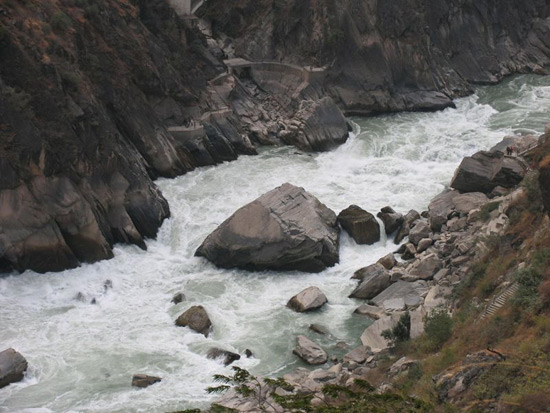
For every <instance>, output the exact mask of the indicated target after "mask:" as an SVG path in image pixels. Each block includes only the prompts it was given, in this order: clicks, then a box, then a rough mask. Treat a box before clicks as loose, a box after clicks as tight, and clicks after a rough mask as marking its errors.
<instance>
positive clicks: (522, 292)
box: [514, 267, 543, 311]
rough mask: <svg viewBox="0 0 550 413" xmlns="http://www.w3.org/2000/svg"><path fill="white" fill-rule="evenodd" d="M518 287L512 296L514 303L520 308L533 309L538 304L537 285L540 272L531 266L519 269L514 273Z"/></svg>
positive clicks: (540, 276)
mask: <svg viewBox="0 0 550 413" xmlns="http://www.w3.org/2000/svg"><path fill="white" fill-rule="evenodd" d="M514 278H515V280H516V281H517V283H518V284H519V289H518V291H517V293H516V296H515V297H514V304H515V305H516V306H517V307H519V308H522V309H525V310H529V311H533V310H535V309H536V308H537V307H538V305H539V295H538V287H539V285H540V283H541V282H542V279H543V277H542V274H541V273H540V272H539V271H537V270H536V269H535V268H533V267H528V268H524V269H522V270H519V271H517V272H516V274H515V275H514Z"/></svg>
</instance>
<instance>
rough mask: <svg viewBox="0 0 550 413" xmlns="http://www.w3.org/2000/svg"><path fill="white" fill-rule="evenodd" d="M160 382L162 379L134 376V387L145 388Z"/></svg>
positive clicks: (142, 375) (143, 375) (140, 375)
mask: <svg viewBox="0 0 550 413" xmlns="http://www.w3.org/2000/svg"><path fill="white" fill-rule="evenodd" d="M160 381H162V379H161V378H160V377H156V376H148V375H147V374H134V377H132V386H134V387H140V388H145V387H149V386H150V385H152V384H155V383H158V382H160Z"/></svg>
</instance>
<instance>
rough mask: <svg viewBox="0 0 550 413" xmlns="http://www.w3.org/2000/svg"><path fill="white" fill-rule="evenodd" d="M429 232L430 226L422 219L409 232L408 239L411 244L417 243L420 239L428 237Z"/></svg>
mask: <svg viewBox="0 0 550 413" xmlns="http://www.w3.org/2000/svg"><path fill="white" fill-rule="evenodd" d="M430 234H431V230H430V227H429V226H428V224H427V223H426V222H424V221H418V222H417V223H416V225H415V226H414V227H413V228H412V229H411V231H410V232H409V241H410V242H411V243H412V244H413V245H415V246H416V245H418V243H419V242H420V240H421V239H424V238H429V236H430Z"/></svg>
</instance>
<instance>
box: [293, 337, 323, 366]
mask: <svg viewBox="0 0 550 413" xmlns="http://www.w3.org/2000/svg"><path fill="white" fill-rule="evenodd" d="M293 353H294V354H296V355H297V356H298V357H300V358H301V359H302V360H304V361H305V362H306V363H307V364H310V365H317V364H324V363H326V362H327V360H328V355H327V353H326V352H325V350H323V349H322V348H321V347H320V346H319V345H317V344H316V343H314V342H313V341H311V340H310V339H309V338H307V337H305V336H298V337H297V345H296V348H295V349H294V351H293Z"/></svg>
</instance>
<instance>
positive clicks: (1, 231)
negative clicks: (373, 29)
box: [0, 0, 254, 272]
mask: <svg viewBox="0 0 550 413" xmlns="http://www.w3.org/2000/svg"><path fill="white" fill-rule="evenodd" d="M210 57H211V56H210V55H209V53H208V51H207V50H206V48H205V47H204V44H203V43H202V41H201V37H200V34H199V33H198V32H195V31H194V30H193V29H189V28H186V27H185V26H184V25H183V24H182V22H181V21H180V20H179V19H177V18H176V16H175V14H174V12H173V11H172V9H171V8H170V7H168V5H167V4H166V3H165V2H164V1H159V0H155V1H136V2H129V1H124V0H117V1H114V0H104V1H99V2H96V1H94V2H92V1H89V2H88V1H84V0H82V1H78V0H74V1H73V0H71V1H69V0H67V1H60V2H58V1H53V0H52V1H31V0H29V1H25V2H19V1H5V2H2V4H0V61H1V62H2V63H1V65H0V95H1V98H0V134H1V135H0V137H1V139H0V270H3V271H9V270H11V269H18V270H24V269H28V268H29V269H33V270H35V271H39V272H43V271H55V270H62V269H65V268H71V267H74V266H76V265H78V263H79V262H82V261H89V262H92V261H96V260H100V259H104V258H109V257H111V256H112V250H111V247H112V245H113V243H115V242H125V243H133V244H137V245H139V246H141V247H143V248H145V243H144V238H146V237H154V236H155V235H156V232H157V229H158V228H159V226H160V224H161V223H162V221H163V220H164V219H165V218H166V217H168V216H169V214H170V211H169V207H168V204H167V202H166V200H165V199H164V198H163V197H162V194H161V193H160V192H159V191H158V189H157V188H156V187H155V185H154V184H153V182H152V179H154V178H156V177H160V176H164V177H173V176H176V175H179V174H182V173H185V172H186V171H189V170H191V169H193V168H194V167H195V166H197V165H202V164H209V163H210V164H211V163H216V162H220V161H223V160H227V159H235V158H236V156H237V154H238V153H254V148H252V147H251V146H250V144H249V143H247V141H246V140H243V139H242V137H241V135H240V134H239V133H238V131H236V128H238V125H237V126H231V125H226V126H227V128H226V129H227V130H226V131H225V133H220V132H219V128H218V126H219V125H218V124H217V123H215V122H213V123H212V125H210V126H209V129H208V130H207V133H206V134H205V136H203V137H202V138H201V139H202V142H203V147H201V148H199V149H198V150H195V149H196V148H195V147H194V146H193V145H194V144H195V142H194V141H189V140H183V141H178V140H176V139H175V138H174V137H173V136H172V134H170V133H169V131H168V130H167V128H168V127H170V126H174V125H181V124H182V123H183V122H184V121H185V120H186V118H188V117H192V116H195V114H197V113H198V114H199V115H200V113H201V112H202V111H203V109H204V106H205V105H208V104H209V101H208V99H207V98H201V93H203V91H204V90H205V86H206V82H207V80H208V79H209V78H212V77H214V76H216V75H217V74H218V73H220V71H221V70H222V68H221V66H219V65H217V63H216V62H215V59H210ZM224 122H225V123H227V122H226V121H224ZM227 136H229V137H230V138H233V140H234V142H233V143H230V142H229V140H228V138H227Z"/></svg>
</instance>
